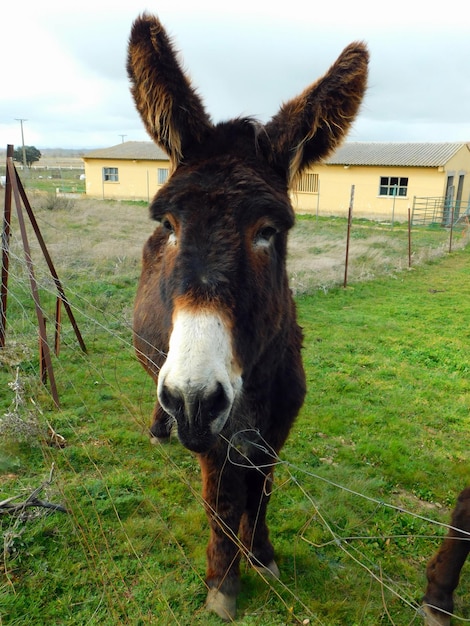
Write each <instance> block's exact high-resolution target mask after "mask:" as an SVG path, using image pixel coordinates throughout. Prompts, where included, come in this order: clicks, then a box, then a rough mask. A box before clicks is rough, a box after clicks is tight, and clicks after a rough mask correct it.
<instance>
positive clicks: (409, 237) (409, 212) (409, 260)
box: [408, 207, 411, 269]
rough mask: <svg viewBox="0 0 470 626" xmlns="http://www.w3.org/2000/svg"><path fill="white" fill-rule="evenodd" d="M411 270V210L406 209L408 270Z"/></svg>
mask: <svg viewBox="0 0 470 626" xmlns="http://www.w3.org/2000/svg"><path fill="white" fill-rule="evenodd" d="M410 268H411V209H410V207H408V269H410Z"/></svg>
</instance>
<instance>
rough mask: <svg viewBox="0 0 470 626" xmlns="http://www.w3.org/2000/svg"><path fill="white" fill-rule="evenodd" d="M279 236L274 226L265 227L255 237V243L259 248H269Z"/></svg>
mask: <svg viewBox="0 0 470 626" xmlns="http://www.w3.org/2000/svg"><path fill="white" fill-rule="evenodd" d="M276 234H277V230H276V229H275V228H274V226H263V227H262V228H260V229H259V230H258V232H257V233H256V235H255V239H254V243H255V245H257V246H268V245H269V244H270V243H271V241H272V240H273V239H274V237H275V235H276Z"/></svg>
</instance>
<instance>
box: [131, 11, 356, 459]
mask: <svg viewBox="0 0 470 626" xmlns="http://www.w3.org/2000/svg"><path fill="white" fill-rule="evenodd" d="M367 62H368V54H367V51H366V48H365V46H364V45H363V44H360V43H356V44H352V45H350V46H349V47H347V48H346V49H345V50H344V52H343V53H342V54H341V56H340V57H339V59H338V60H337V61H336V63H335V64H334V65H333V66H332V67H331V69H330V70H329V71H328V73H327V74H326V75H325V76H324V77H323V78H322V79H320V80H319V81H318V82H316V83H315V84H313V85H312V86H310V87H309V88H307V89H306V90H305V91H304V92H303V93H302V94H301V95H300V96H298V97H297V98H295V99H293V100H292V101H290V102H288V103H287V104H285V105H284V106H283V107H282V108H281V109H280V111H279V113H278V114H277V115H276V116H274V117H273V118H272V120H271V121H270V122H269V123H268V124H266V125H264V126H263V125H261V124H258V123H256V122H254V121H253V120H251V119H237V120H233V121H230V122H227V123H223V124H217V125H214V124H213V123H212V121H211V120H210V118H209V116H208V115H207V113H206V112H205V109H204V107H203V104H202V102H201V100H200V98H199V97H198V95H197V93H196V92H195V90H194V89H193V88H192V86H191V84H190V81H189V80H188V78H187V77H186V76H185V74H184V73H183V71H182V70H181V68H180V66H179V64H178V62H177V60H176V55H175V52H174V50H173V48H172V46H171V43H170V41H169V39H168V37H167V35H166V33H165V31H164V29H163V27H162V26H161V24H160V22H159V21H158V20H157V19H156V18H155V17H152V16H149V15H143V16H142V17H140V18H139V19H137V20H136V22H135V23H134V25H133V29H132V33H131V37H130V43H129V52H128V64H127V69H128V74H129V77H130V80H131V91H132V95H133V97H134V100H135V103H136V106H137V109H138V111H139V113H140V115H141V117H142V120H143V122H144V124H145V126H146V129H147V131H148V133H149V134H150V136H151V137H152V138H153V139H154V141H155V142H156V143H157V144H158V145H159V146H161V147H162V148H163V149H164V150H165V151H166V152H167V153H168V155H169V157H170V159H171V163H172V169H173V173H172V176H171V177H170V179H169V181H168V182H167V184H166V185H165V186H164V187H163V188H162V189H161V190H160V192H159V193H158V194H157V195H156V197H155V199H154V200H153V203H152V205H151V214H152V217H153V218H154V219H155V220H156V221H157V223H158V226H157V228H156V230H155V232H154V234H153V235H152V237H151V238H150V239H149V241H148V242H147V245H146V248H145V250H144V261H143V271H142V277H141V282H140V286H139V293H138V297H137V303H136V315H135V326H134V329H135V333H136V335H137V336H139V337H141V338H143V341H142V342H141V343H139V344H138V350H140V352H141V353H144V355H146V358H147V360H148V361H149V360H150V359H152V360H153V361H155V360H157V361H158V356H156V355H157V352H156V351H155V350H154V351H152V350H150V349H146V348H145V347H144V346H145V345H147V346H148V345H153V346H155V347H156V348H157V349H158V350H159V351H161V353H162V354H163V353H165V354H166V358H164V357H162V358H161V362H160V363H157V366H158V367H160V366H161V369H160V371H159V373H157V372H156V369H154V370H153V371H154V375H155V377H156V378H157V377H158V399H159V402H160V405H161V406H162V407H163V409H164V410H165V411H166V412H167V413H168V414H170V415H172V416H173V417H174V418H175V419H176V421H177V424H178V434H179V437H180V439H181V441H182V443H183V444H184V445H186V446H187V447H188V448H190V449H192V450H195V451H198V452H202V451H205V450H207V449H209V448H210V447H211V446H212V445H213V443H214V441H215V440H216V437H217V436H218V435H219V434H220V432H221V431H222V429H224V427H225V428H227V427H228V426H227V421H228V420H229V417H230V415H233V413H234V407H235V406H236V405H237V402H238V400H239V398H240V397H241V396H242V395H243V392H244V391H245V390H246V388H247V387H250V385H252V383H253V380H254V379H255V378H256V380H258V382H259V381H261V380H262V379H263V380H264V382H263V384H265V385H267V386H268V387H269V384H270V383H266V380H267V379H269V368H271V370H272V371H274V370H275V368H276V361H277V360H278V359H282V358H283V353H284V352H285V351H287V350H289V345H288V344H289V341H292V336H293V334H295V333H294V330H293V329H294V327H296V326H295V313H294V307H293V303H292V299H291V295H290V291H289V287H288V283H287V275H286V268H285V262H286V247H287V232H288V230H289V229H290V228H291V226H292V225H293V223H294V213H293V210H292V207H291V204H290V202H289V198H288V190H289V186H290V185H291V183H292V181H293V180H294V178H295V177H296V176H298V175H299V174H300V173H301V172H302V171H303V170H305V168H306V167H308V166H309V165H310V164H312V163H314V162H315V161H318V160H319V159H322V158H324V157H325V156H326V155H328V154H329V153H330V152H331V151H332V150H334V149H335V148H336V147H337V146H338V144H339V143H340V142H341V140H342V138H343V136H344V135H345V133H346V132H347V130H348V128H349V127H350V125H351V123H352V121H353V119H354V117H355V115H356V113H357V110H358V108H359V105H360V103H361V100H362V97H363V94H364V91H365V88H366V77H367ZM141 358H142V356H141ZM144 359H145V356H144ZM147 367H148V369H151V370H152V366H150V365H149V364H148V363H147ZM263 368H264V369H263ZM261 369H263V372H261ZM271 380H272V377H271ZM247 393H248V392H247ZM261 401H262V400H261V398H258V402H259V403H260V402H261Z"/></svg>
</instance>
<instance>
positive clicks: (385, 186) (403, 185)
mask: <svg viewBox="0 0 470 626" xmlns="http://www.w3.org/2000/svg"><path fill="white" fill-rule="evenodd" d="M407 193H408V178H400V177H398V176H381V177H380V188H379V196H401V197H405V196H406V195H407Z"/></svg>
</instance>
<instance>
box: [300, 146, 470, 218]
mask: <svg viewBox="0 0 470 626" xmlns="http://www.w3.org/2000/svg"><path fill="white" fill-rule="evenodd" d="M353 186H354V197H353V215H354V216H355V217H366V218H371V219H381V220H383V219H386V220H393V219H395V220H398V221H405V220H407V219H408V208H410V210H411V212H412V214H413V216H414V221H415V222H419V221H420V219H421V218H422V217H423V215H424V213H426V214H427V216H428V217H429V218H430V217H432V216H431V213H433V214H434V218H435V219H432V220H428V221H437V222H440V221H441V222H442V221H443V220H444V221H445V212H446V211H449V210H453V211H455V216H456V217H457V216H458V215H459V214H460V215H462V214H464V213H466V212H468V210H469V206H470V205H469V201H470V145H469V144H467V143H363V142H351V143H345V144H343V146H341V147H340V148H339V149H338V150H337V151H336V152H335V153H334V154H333V155H332V156H331V157H330V158H329V159H327V161H326V162H325V163H323V164H319V165H315V166H314V167H313V168H312V170H311V172H309V173H307V174H305V175H304V176H303V177H302V179H301V180H300V181H299V184H298V189H297V190H296V191H295V192H294V193H293V195H292V202H293V205H294V208H295V209H296V211H298V212H301V213H316V214H319V215H347V214H348V210H349V204H350V202H351V195H352V188H353ZM439 213H440V214H439Z"/></svg>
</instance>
